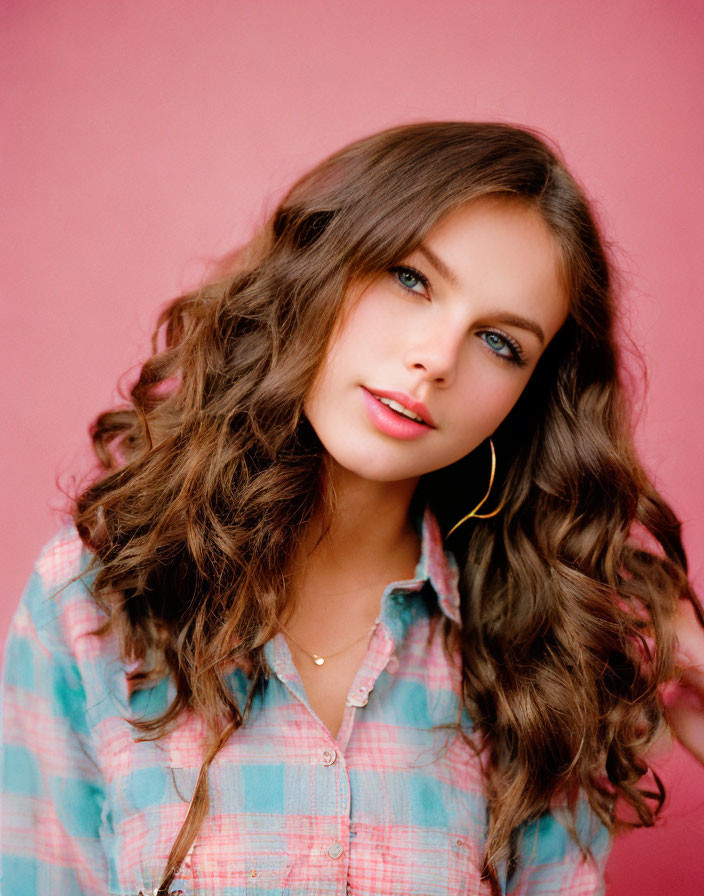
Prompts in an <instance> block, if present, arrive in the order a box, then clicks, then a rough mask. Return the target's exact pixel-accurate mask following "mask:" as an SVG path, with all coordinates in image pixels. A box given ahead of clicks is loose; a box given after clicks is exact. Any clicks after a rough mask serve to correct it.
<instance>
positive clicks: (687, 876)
mask: <svg viewBox="0 0 704 896" xmlns="http://www.w3.org/2000/svg"><path fill="white" fill-rule="evenodd" d="M0 25H1V29H0V31H1V34H2V38H1V39H2V43H3V46H2V47H0V66H1V67H2V78H1V81H0V103H1V112H2V121H3V123H4V125H5V126H4V128H3V134H2V137H1V140H2V158H1V165H2V187H1V189H2V195H1V197H0V201H1V202H2V208H3V210H4V213H5V214H4V216H3V218H4V220H3V223H2V225H1V226H2V227H3V228H4V232H3V233H0V258H1V261H2V281H1V286H2V318H1V323H2V326H1V327H0V338H1V339H2V342H3V344H2V354H1V355H0V358H1V361H0V363H1V364H2V384H3V387H4V388H3V393H4V399H3V401H4V404H3V409H2V413H3V419H4V421H5V424H6V425H5V426H4V428H3V431H4V432H5V437H4V439H3V448H4V449H5V451H4V457H3V463H2V475H3V477H4V482H3V495H4V503H5V507H6V510H5V517H6V523H5V533H6V534H5V536H4V538H3V539H2V542H1V547H2V551H3V556H2V569H3V579H4V581H5V583H6V590H5V593H4V595H3V597H2V599H1V601H0V633H1V634H2V635H3V637H4V632H5V630H6V627H7V623H8V621H9V617H10V614H11V612H12V610H13V608H14V606H15V604H16V602H17V600H18V598H19V594H20V592H21V589H22V587H23V585H24V582H25V580H26V578H27V576H28V574H29V571H30V569H31V565H32V562H33V560H34V558H35V557H36V554H37V552H38V550H39V548H40V547H41V545H42V544H43V543H44V541H46V539H47V538H48V537H49V536H50V535H51V534H52V533H53V531H54V530H55V529H56V527H57V526H58V525H59V523H60V522H61V508H62V507H63V506H64V499H63V496H62V494H61V492H60V490H59V489H58V488H57V485H56V482H57V478H58V479H59V480H60V481H61V482H62V483H64V484H68V483H70V476H71V475H74V474H76V475H81V474H84V473H85V472H86V470H87V469H88V466H87V459H86V458H87V453H86V445H87V437H86V429H87V425H88V423H89V421H90V420H91V419H92V418H93V417H94V416H95V414H96V413H97V412H98V411H100V410H101V409H103V408H105V407H106V406H108V405H110V404H111V403H112V402H113V401H114V400H115V398H116V392H115V384H116V383H117V381H118V378H119V377H120V375H121V374H123V373H124V372H125V371H127V370H128V368H132V371H133V372H134V365H135V364H136V363H137V362H139V361H140V360H143V359H144V358H145V357H146V355H147V353H148V346H147V343H148V335H149V332H150V329H151V325H152V323H153V321H154V319H155V313H156V309H157V306H158V305H159V304H160V303H162V302H163V301H165V300H166V299H168V298H170V297H171V296H173V295H174V294H175V293H176V292H177V291H179V290H181V289H183V288H185V287H186V286H189V285H192V284H193V283H195V282H196V281H197V280H198V278H199V277H200V276H201V274H202V272H203V269H204V263H205V260H207V259H208V258H210V257H212V256H214V255H217V254H219V253H222V252H224V251H226V250H227V249H228V248H230V247H231V246H233V245H234V244H237V243H238V242H239V241H241V240H243V239H244V238H245V237H246V236H247V235H248V234H249V232H250V230H251V228H252V227H253V225H254V224H255V223H256V222H257V221H258V220H259V219H260V217H261V215H262V214H263V212H264V211H265V210H267V209H270V208H271V207H272V205H273V203H274V201H275V200H276V198H277V196H278V195H279V194H280V192H281V191H282V189H283V188H284V187H285V186H286V185H288V184H289V183H290V182H291V180H292V179H293V178H294V177H295V176H297V175H298V174H299V173H300V172H302V171H303V170H304V169H306V168H307V167H308V166H309V165H311V164H312V163H314V162H316V161H318V160H319V159H320V158H321V157H322V156H323V155H324V154H326V153H328V152H329V151H331V150H333V149H336V148H337V147H339V146H341V145H342V144H343V143H345V142H347V141H349V140H350V139H352V138H355V137H358V136H361V135H364V134H367V133H369V132H371V131H374V130H377V129H380V128H381V127H384V126H387V125H392V124H396V123H399V122H405V121H410V120H417V119H421V118H477V119H481V118H491V119H501V120H506V121H513V122H518V123H526V124H531V125H534V126H537V127H539V128H541V129H542V130H544V131H545V132H547V133H548V134H550V135H551V136H553V137H555V138H556V139H557V141H558V142H559V144H560V145H561V147H562V149H563V151H564V153H565V155H566V157H567V159H568V162H569V163H570V164H571V166H572V167H573V168H574V169H575V170H576V171H577V172H578V174H579V176H580V177H581V179H582V181H583V183H584V185H585V186H586V188H587V191H588V192H589V193H590V195H591V196H592V197H594V199H595V200H596V202H597V206H598V209H599V212H600V215H601V218H602V220H603V222H604V225H605V227H606V230H607V234H608V236H609V238H610V239H611V240H612V241H613V242H614V243H615V244H616V247H617V253H618V256H619V259H620V261H621V264H622V267H623V270H624V273H625V285H626V299H627V305H628V309H629V321H630V332H631V333H632V335H633V337H634V338H635V340H636V342H638V343H639V344H640V345H642V347H643V349H644V353H645V356H646V358H647V361H648V365H649V371H650V386H649V391H648V395H647V400H646V401H645V402H644V403H643V411H642V415H641V420H640V429H639V435H638V440H639V446H640V448H641V451H642V453H643V455H644V458H645V460H646V463H647V465H648V467H649V469H650V471H651V472H652V474H653V475H654V476H655V478H656V481H657V483H658V485H659V487H660V488H661V490H662V491H663V492H664V494H665V495H666V496H667V497H668V498H669V499H670V500H671V501H672V502H673V504H674V506H675V508H676V509H677V511H678V513H679V514H680V515H681V517H682V518H683V520H684V521H685V541H686V545H687V547H688V550H689V555H690V559H691V564H692V569H693V575H694V579H695V583H696V584H697V585H698V587H699V588H700V589H702V590H704V582H703V576H702V551H701V547H700V546H701V544H702V537H703V536H704V514H703V513H702V506H703V499H704V482H703V479H702V476H701V475H700V461H701V446H700V442H699V439H700V438H701V437H702V435H704V426H703V424H702V418H701V396H702V394H703V393H704V370H703V368H702V364H701V357H702V355H701V342H702V340H703V339H704V302H703V301H702V299H703V298H704V297H703V295H702V283H703V282H704V262H703V261H702V248H701V246H702V233H703V231H702V218H703V212H702V209H703V208H704V177H703V176H702V159H704V127H703V123H704V122H703V116H702V103H701V96H702V88H703V86H704V83H703V79H702V68H703V66H702V59H704V54H702V52H701V48H702V46H704V15H703V13H702V6H701V3H698V2H694V0H691V2H687V0H649V2H646V0H640V2H634V0H609V2H605V0H590V2H589V3H584V2H582V0H579V2H578V0H552V2H544V3H530V2H528V3H527V2H525V0H492V2H491V3H489V2H473V0H472V2H462V3H457V2H435V3H428V2H425V3H422V2H397V0H338V2H322V0H297V2H295V3H291V2H264V0H247V2H243V0H227V2H226V0H206V2H195V0H193V2H175V0H169V2H163V0H151V2H147V3H145V2H139V0H123V2H120V3H117V2H113V3H100V4H98V3H94V2H86V0H72V2H66V0H52V2H44V3H41V2H31V0H4V3H2V4H1V5H0ZM661 768H662V772H663V775H664V778H665V781H666V784H667V786H668V791H669V804H668V809H667V811H666V814H665V816H664V818H663V819H662V821H661V822H660V823H659V824H658V826H657V828H656V829H654V830H649V831H639V832H636V833H632V834H628V835H626V836H625V837H623V838H621V839H620V840H619V841H618V842H617V845H616V847H615V849H614V852H613V855H612V858H611V860H610V863H609V868H608V881H609V894H610V896H621V894H623V896H630V894H633V896H636V894H637V896H650V894H652V896H655V894H657V896H662V894H671V893H672V894H675V893H676V894H678V896H694V894H695V893H696V894H701V893H702V892H703V891H704V869H703V867H702V861H701V856H702V847H703V846H704V820H703V815H704V812H703V811H702V810H703V809H704V769H702V768H701V767H699V766H697V765H696V764H695V763H694V762H693V761H692V760H691V759H689V758H688V756H686V755H685V754H684V752H683V751H682V750H680V749H679V748H676V749H675V751H674V752H673V754H672V755H670V756H669V757H666V758H665V759H664V760H663V761H662V763H661Z"/></svg>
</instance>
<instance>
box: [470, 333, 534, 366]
mask: <svg viewBox="0 0 704 896" xmlns="http://www.w3.org/2000/svg"><path fill="white" fill-rule="evenodd" d="M479 335H480V336H481V337H482V339H483V340H484V342H485V343H486V344H487V345H488V346H489V348H490V349H491V350H492V351H493V352H494V354H495V355H497V356H498V357H499V358H503V359H504V361H508V362H509V363H511V364H518V365H519V367H524V366H525V364H526V361H525V358H524V357H523V351H522V350H521V347H520V345H519V344H518V343H517V342H516V341H515V340H514V339H511V338H509V337H508V336H503V335H502V334H501V333H496V332H494V331H493V330H488V331H486V332H484V333H480V334H479Z"/></svg>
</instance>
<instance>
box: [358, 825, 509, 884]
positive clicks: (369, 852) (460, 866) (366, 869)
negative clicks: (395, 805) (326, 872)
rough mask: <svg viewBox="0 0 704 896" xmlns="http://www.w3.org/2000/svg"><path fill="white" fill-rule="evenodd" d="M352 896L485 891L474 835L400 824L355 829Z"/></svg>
mask: <svg viewBox="0 0 704 896" xmlns="http://www.w3.org/2000/svg"><path fill="white" fill-rule="evenodd" d="M350 886H351V890H352V892H353V893H354V894H355V896H415V894H418V896H419V894H422V896H490V892H491V891H490V888H488V886H487V885H486V884H484V883H482V882H481V881H480V878H479V868H478V856H477V855H476V847H475V844H474V842H473V840H472V839H471V838H470V837H468V836H466V835H464V834H452V833H449V832H447V831H440V830H436V831H433V830H427V829H426V830H424V829H421V828H415V829H414V828H412V827H404V826H399V827H397V828H395V829H393V830H388V829H387V830H386V831H385V832H384V833H383V834H381V833H380V832H377V831H374V830H373V829H372V828H369V829H367V830H366V831H365V830H364V829H357V831H356V836H355V837H354V838H353V840H352V846H351V850H350Z"/></svg>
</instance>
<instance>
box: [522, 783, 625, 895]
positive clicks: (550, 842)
mask: <svg viewBox="0 0 704 896" xmlns="http://www.w3.org/2000/svg"><path fill="white" fill-rule="evenodd" d="M564 817H566V816H563V818H564ZM560 818H561V816H560V814H559V813H558V812H549V813H546V814H545V815H542V816H541V817H540V818H538V819H537V820H536V821H533V822H531V823H530V824H529V825H526V827H525V830H524V836H523V840H522V842H521V844H520V848H519V857H520V862H519V865H518V866H517V868H516V869H515V870H514V872H513V874H512V875H511V877H510V878H509V881H508V885H507V887H506V894H507V896H534V894H535V896H537V894H540V896H543V894H548V893H551V894H555V893H563V894H569V896H604V893H605V891H606V886H605V882H604V870H605V868H606V862H607V859H608V857H609V853H610V851H611V847H612V845H613V837H612V836H611V835H610V834H609V830H608V828H607V827H606V826H605V825H604V824H603V823H602V822H601V820H600V819H599V817H598V816H597V815H596V814H595V813H594V812H593V810H592V809H591V807H590V806H589V804H588V802H587V800H586V797H582V798H581V799H580V802H579V809H578V814H577V832H578V833H579V835H580V839H581V841H582V843H583V844H584V845H585V846H588V847H589V848H590V849H591V852H592V855H593V859H590V858H587V860H586V861H585V860H584V858H583V857H582V853H581V851H580V849H579V847H578V846H577V844H576V843H575V841H574V840H573V839H572V837H571V836H570V834H569V832H568V830H567V827H566V823H565V822H564V820H562V821H561V820H560Z"/></svg>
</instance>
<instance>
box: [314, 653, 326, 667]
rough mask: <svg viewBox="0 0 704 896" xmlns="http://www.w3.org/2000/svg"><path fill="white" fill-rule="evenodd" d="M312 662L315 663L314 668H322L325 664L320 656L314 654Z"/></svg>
mask: <svg viewBox="0 0 704 896" xmlns="http://www.w3.org/2000/svg"><path fill="white" fill-rule="evenodd" d="M313 662H314V663H315V665H316V666H322V665H323V663H324V662H325V659H324V658H323V657H322V656H317V655H316V654H313Z"/></svg>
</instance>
